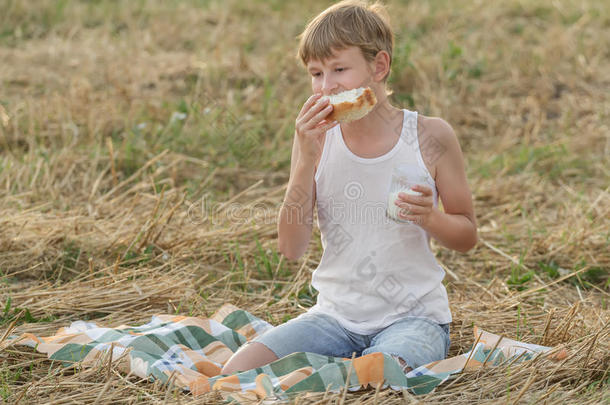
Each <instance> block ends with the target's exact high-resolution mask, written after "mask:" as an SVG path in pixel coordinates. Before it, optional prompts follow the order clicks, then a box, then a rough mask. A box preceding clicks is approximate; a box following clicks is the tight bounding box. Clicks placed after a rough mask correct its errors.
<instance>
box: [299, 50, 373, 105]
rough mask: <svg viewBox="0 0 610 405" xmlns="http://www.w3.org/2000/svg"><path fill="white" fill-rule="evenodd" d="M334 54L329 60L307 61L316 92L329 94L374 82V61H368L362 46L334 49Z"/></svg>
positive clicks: (312, 86)
mask: <svg viewBox="0 0 610 405" xmlns="http://www.w3.org/2000/svg"><path fill="white" fill-rule="evenodd" d="M333 54H334V55H333V56H332V57H330V58H329V59H327V60H324V61H319V60H310V61H309V62H308V63H307V70H308V72H309V74H310V75H311V89H312V90H313V92H314V93H322V94H323V95H325V96H327V95H330V94H337V93H340V92H342V91H345V90H351V89H355V88H358V87H366V86H370V85H371V84H372V81H373V63H371V62H367V61H366V59H365V58H364V55H362V51H361V50H360V48H358V47H356V46H350V47H348V48H346V49H341V50H337V49H333Z"/></svg>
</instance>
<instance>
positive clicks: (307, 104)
mask: <svg viewBox="0 0 610 405" xmlns="http://www.w3.org/2000/svg"><path fill="white" fill-rule="evenodd" d="M321 96H322V94H320V93H315V94H312V95H311V96H309V98H308V99H307V101H305V104H303V107H301V111H299V115H301V114H303V112H304V111H307V110H309V108H310V107H311V106H312V105H313V103H315V102H316V101H317V100H318V99H319V98H320V97H321Z"/></svg>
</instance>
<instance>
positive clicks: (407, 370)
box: [392, 354, 413, 373]
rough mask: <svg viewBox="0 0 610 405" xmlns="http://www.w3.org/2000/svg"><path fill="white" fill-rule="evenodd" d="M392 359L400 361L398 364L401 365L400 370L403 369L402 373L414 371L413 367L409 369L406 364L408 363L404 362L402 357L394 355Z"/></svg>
mask: <svg viewBox="0 0 610 405" xmlns="http://www.w3.org/2000/svg"><path fill="white" fill-rule="evenodd" d="M392 357H393V358H394V359H395V360H396V361H398V364H400V368H402V371H404V372H405V373H407V372H409V371H411V370H413V369H412V368H411V367H409V366H408V365H407V362H406V361H404V360H403V358H402V357H400V356H396V355H394V354H393V355H392Z"/></svg>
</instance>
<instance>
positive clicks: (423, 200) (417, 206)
mask: <svg viewBox="0 0 610 405" xmlns="http://www.w3.org/2000/svg"><path fill="white" fill-rule="evenodd" d="M411 190H413V191H418V192H420V193H422V195H409V194H406V193H398V199H397V200H396V201H395V202H394V204H396V205H397V206H399V207H400V208H401V209H400V210H399V211H398V216H399V217H400V218H401V219H405V220H407V221H413V223H415V224H417V225H419V226H421V227H425V226H426V225H427V224H428V221H429V220H430V216H431V215H432V212H433V210H434V203H433V201H432V198H433V197H432V189H431V188H430V187H428V186H424V185H421V184H417V185H415V186H413V187H411Z"/></svg>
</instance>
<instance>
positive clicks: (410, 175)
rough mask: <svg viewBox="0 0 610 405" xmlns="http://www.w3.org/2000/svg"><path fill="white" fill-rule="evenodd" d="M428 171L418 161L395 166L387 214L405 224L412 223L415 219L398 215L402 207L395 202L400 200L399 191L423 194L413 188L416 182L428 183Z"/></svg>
mask: <svg viewBox="0 0 610 405" xmlns="http://www.w3.org/2000/svg"><path fill="white" fill-rule="evenodd" d="M426 180H427V176H426V173H425V172H424V171H423V170H422V168H421V167H420V166H419V165H418V164H416V163H405V164H401V165H398V166H396V167H394V169H393V170H392V181H391V182H390V190H389V192H388V206H387V209H386V216H387V217H388V218H390V219H392V220H394V221H396V222H399V223H403V224H412V223H413V221H408V220H406V219H404V218H401V217H399V216H398V213H399V212H400V210H401V209H402V208H400V207H399V206H398V205H396V204H395V201H396V200H398V199H399V198H398V193H401V192H402V193H405V194H411V195H422V194H421V193H420V192H418V191H413V190H411V187H413V186H414V185H416V184H422V185H426V184H427V181H426Z"/></svg>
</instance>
